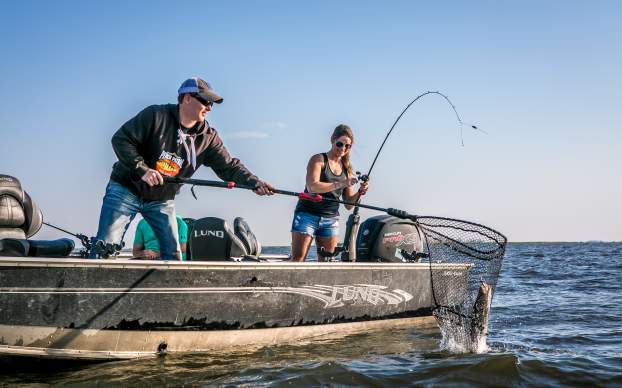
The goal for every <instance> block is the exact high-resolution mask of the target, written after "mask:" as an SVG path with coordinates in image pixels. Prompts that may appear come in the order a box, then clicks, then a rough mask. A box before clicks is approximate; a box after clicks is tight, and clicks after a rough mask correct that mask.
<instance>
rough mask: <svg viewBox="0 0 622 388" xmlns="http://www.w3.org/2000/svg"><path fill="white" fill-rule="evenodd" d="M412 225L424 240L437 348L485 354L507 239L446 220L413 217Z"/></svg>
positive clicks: (474, 225)
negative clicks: (438, 339)
mask: <svg viewBox="0 0 622 388" xmlns="http://www.w3.org/2000/svg"><path fill="white" fill-rule="evenodd" d="M416 222H417V224H418V225H419V227H420V228H421V230H422V231H423V234H424V236H425V249H426V250H427V255H428V257H427V260H429V264H430V275H431V282H432V295H433V298H434V302H435V304H436V306H437V307H436V309H435V310H434V315H435V317H436V319H437V321H438V324H439V327H440V329H441V332H442V334H443V340H442V341H443V343H442V344H441V347H442V348H445V349H448V350H452V351H467V352H468V351H470V352H478V353H479V352H481V351H484V350H485V349H486V333H487V329H488V309H489V307H490V302H491V301H492V295H493V294H494V291H495V288H496V285H497V279H498V278H499V271H500V270H501V264H502V262H503V256H504V254H505V247H506V244H507V239H506V238H505V236H503V235H502V234H501V233H499V232H497V231H495V230H493V229H490V228H488V227H486V226H483V225H479V224H475V223H472V222H467V221H461V220H456V219H451V218H443V217H429V216H417V217H416Z"/></svg>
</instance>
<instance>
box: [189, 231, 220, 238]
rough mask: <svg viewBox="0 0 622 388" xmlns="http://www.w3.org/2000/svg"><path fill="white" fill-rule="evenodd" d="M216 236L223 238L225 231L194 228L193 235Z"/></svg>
mask: <svg viewBox="0 0 622 388" xmlns="http://www.w3.org/2000/svg"><path fill="white" fill-rule="evenodd" d="M203 236H205V237H218V238H225V232H224V231H222V230H195V231H194V237H203Z"/></svg>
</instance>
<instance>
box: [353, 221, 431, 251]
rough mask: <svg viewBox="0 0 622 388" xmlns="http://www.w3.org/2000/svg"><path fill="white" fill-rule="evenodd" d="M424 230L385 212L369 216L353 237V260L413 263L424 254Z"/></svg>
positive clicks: (411, 222)
mask: <svg viewBox="0 0 622 388" xmlns="http://www.w3.org/2000/svg"><path fill="white" fill-rule="evenodd" d="M423 238H424V237H423V233H422V232H421V229H419V227H418V226H417V224H416V223H415V222H413V221H412V220H406V219H401V218H397V217H393V216H388V215H380V216H375V217H371V218H368V219H367V220H365V222H363V223H362V224H361V226H360V228H359V233H358V236H357V238H356V261H367V262H369V261H372V262H416V261H419V260H420V259H421V258H422V257H427V254H425V253H424V244H423Z"/></svg>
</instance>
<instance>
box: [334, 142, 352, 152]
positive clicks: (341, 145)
mask: <svg viewBox="0 0 622 388" xmlns="http://www.w3.org/2000/svg"><path fill="white" fill-rule="evenodd" d="M335 145H336V146H337V147H338V148H343V146H345V147H346V149H347V150H349V149H350V148H352V144H346V143H344V142H341V141H336V142H335Z"/></svg>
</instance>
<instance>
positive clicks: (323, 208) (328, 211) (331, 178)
mask: <svg viewBox="0 0 622 388" xmlns="http://www.w3.org/2000/svg"><path fill="white" fill-rule="evenodd" d="M322 157H323V158H324V168H323V169H322V171H321V172H320V182H324V183H333V182H339V181H345V180H346V179H348V171H347V170H346V166H344V164H343V160H342V161H341V174H339V175H335V174H334V173H333V172H332V171H331V169H330V165H329V164H328V155H327V154H326V153H323V154H322ZM343 190H345V189H343V188H341V189H338V190H333V191H329V192H328V193H324V194H322V197H325V198H331V199H340V198H341V196H342V195H343ZM305 193H308V191H307V188H306V187H305ZM296 211H297V212H298V211H302V212H305V213H309V214H313V215H316V216H322V217H334V216H338V215H339V203H337V202H326V201H322V202H311V201H305V200H302V199H299V200H298V204H297V205H296Z"/></svg>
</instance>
